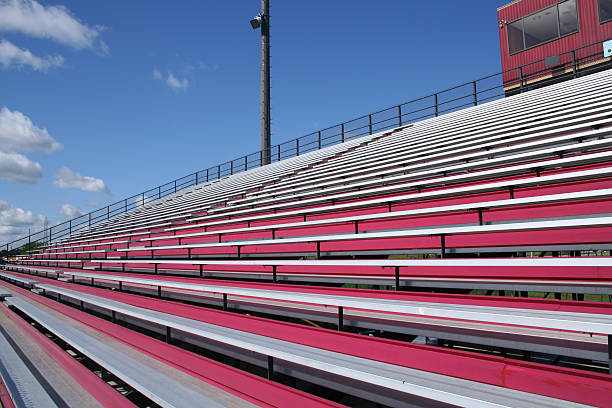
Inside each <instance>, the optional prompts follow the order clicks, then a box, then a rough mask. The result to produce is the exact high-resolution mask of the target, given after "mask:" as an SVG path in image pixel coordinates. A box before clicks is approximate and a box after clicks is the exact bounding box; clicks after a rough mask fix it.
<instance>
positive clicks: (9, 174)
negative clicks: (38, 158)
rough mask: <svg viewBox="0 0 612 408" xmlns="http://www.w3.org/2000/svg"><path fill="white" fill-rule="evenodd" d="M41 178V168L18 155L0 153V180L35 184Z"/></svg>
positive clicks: (36, 163)
mask: <svg viewBox="0 0 612 408" xmlns="http://www.w3.org/2000/svg"><path fill="white" fill-rule="evenodd" d="M41 177H42V166H41V165H40V163H38V162H33V161H31V160H30V159H28V158H27V157H25V156H24V155H22V154H19V153H4V152H2V151H0V178H3V179H6V180H10V181H16V182H17V183H36V181H37V180H39V179H40V178H41Z"/></svg>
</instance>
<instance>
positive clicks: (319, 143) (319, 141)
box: [317, 130, 321, 149]
mask: <svg viewBox="0 0 612 408" xmlns="http://www.w3.org/2000/svg"><path fill="white" fill-rule="evenodd" d="M317 141H318V145H317V146H318V147H319V149H320V148H321V131H320V130H319V138H318V140H317Z"/></svg>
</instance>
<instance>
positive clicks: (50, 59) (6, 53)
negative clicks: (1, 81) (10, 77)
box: [0, 40, 64, 72]
mask: <svg viewBox="0 0 612 408" xmlns="http://www.w3.org/2000/svg"><path fill="white" fill-rule="evenodd" d="M63 63H64V58H63V57H61V56H59V55H56V56H47V57H44V58H40V57H37V56H36V55H34V54H32V53H31V52H30V51H29V50H26V49H21V48H19V47H17V46H15V45H13V44H12V43H10V42H8V41H6V40H2V41H0V64H2V65H3V66H4V68H5V69H8V68H13V67H15V68H21V67H24V66H30V67H32V69H33V70H35V71H42V72H47V71H48V70H49V69H50V68H55V67H59V66H60V65H62V64H63Z"/></svg>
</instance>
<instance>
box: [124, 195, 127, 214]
mask: <svg viewBox="0 0 612 408" xmlns="http://www.w3.org/2000/svg"><path fill="white" fill-rule="evenodd" d="M124 212H127V198H126V199H125V211H124Z"/></svg>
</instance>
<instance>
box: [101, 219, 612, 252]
mask: <svg viewBox="0 0 612 408" xmlns="http://www.w3.org/2000/svg"><path fill="white" fill-rule="evenodd" d="M609 226H612V217H591V218H577V219H570V220H556V221H535V222H512V223H506V224H495V225H476V226H467V227H441V228H435V227H434V228H422V229H407V230H406V229H404V230H393V231H384V232H363V233H360V234H330V235H310V236H299V237H282V238H276V239H253V240H237V241H224V242H213V243H200V244H183V245H159V246H147V247H130V248H117V249H115V250H114V251H115V252H132V251H152V250H159V249H188V248H213V247H231V246H251V245H274V244H286V243H303V242H329V241H347V240H351V241H353V240H364V239H378V238H399V237H417V236H435V235H445V236H447V235H462V234H484V233H494V232H519V231H536V230H555V229H568V228H590V227H609ZM109 253H112V252H109Z"/></svg>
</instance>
